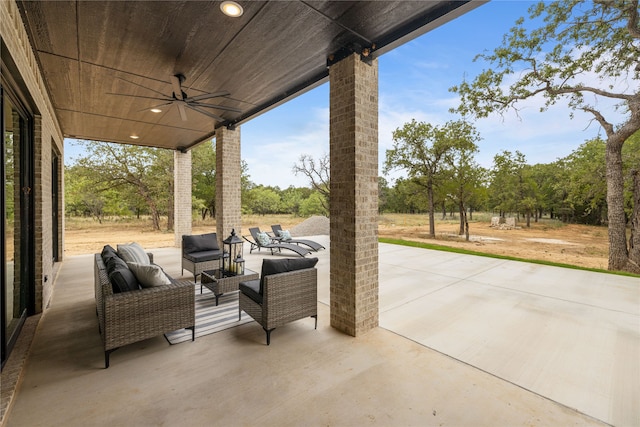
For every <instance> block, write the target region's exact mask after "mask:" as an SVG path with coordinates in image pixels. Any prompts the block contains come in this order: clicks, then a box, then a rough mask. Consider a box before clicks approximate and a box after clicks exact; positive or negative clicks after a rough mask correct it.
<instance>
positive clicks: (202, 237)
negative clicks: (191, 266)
mask: <svg viewBox="0 0 640 427" xmlns="http://www.w3.org/2000/svg"><path fill="white" fill-rule="evenodd" d="M219 249H220V247H219V246H218V237H217V235H216V233H207V234H199V235H195V236H182V254H183V255H184V254H191V253H195V252H205V251H217V250H219Z"/></svg>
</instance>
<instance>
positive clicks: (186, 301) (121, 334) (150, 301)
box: [94, 254, 196, 368]
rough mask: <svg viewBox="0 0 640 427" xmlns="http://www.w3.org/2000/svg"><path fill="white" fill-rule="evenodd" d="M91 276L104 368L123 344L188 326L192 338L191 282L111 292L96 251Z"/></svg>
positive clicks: (100, 257) (104, 269) (192, 306)
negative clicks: (92, 277)
mask: <svg viewBox="0 0 640 427" xmlns="http://www.w3.org/2000/svg"><path fill="white" fill-rule="evenodd" d="M150 259H151V260H153V259H152V256H150ZM94 280H95V297H96V311H97V315H98V327H99V329H100V334H101V336H102V341H103V343H104V363H105V368H108V367H109V355H110V354H111V353H112V352H113V351H115V350H117V349H118V348H120V347H122V346H123V345H127V344H132V343H134V342H138V341H142V340H145V339H148V338H151V337H155V336H158V335H162V334H164V333H165V332H171V331H175V330H178V329H182V328H188V329H191V330H192V340H193V339H195V323H196V322H195V293H194V291H193V283H191V282H188V281H173V283H171V284H170V285H163V286H156V287H152V288H144V289H139V290H135V291H130V292H123V293H114V292H113V287H112V285H111V282H110V281H109V277H108V275H107V268H106V266H105V264H104V262H103V261H102V256H101V255H100V254H95V263H94Z"/></svg>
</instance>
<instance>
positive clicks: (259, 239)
mask: <svg viewBox="0 0 640 427" xmlns="http://www.w3.org/2000/svg"><path fill="white" fill-rule="evenodd" d="M249 232H250V233H251V237H253V241H251V240H249V239H247V237H246V236H242V237H243V238H244V240H246V241H247V242H249V243H250V244H251V248H249V253H252V252H253V250H254V249H258V250H260V249H262V248H266V249H269V250H271V255H273V250H274V249H277V250H278V252H280V250H282V249H289V250H290V251H293V252H295V253H297V254H298V255H300V256H301V257H303V256H305V255H307V254H310V253H311V251H310V250H308V249H306V248H303V247H302V246H298V245H292V244H290V243H280V242H275V241H273V240H272V239H271V237H269V236H268V235H267V234H266V233H260V229H259V228H258V227H252V228H249ZM260 234H263V236H260ZM264 235H266V236H267V239H264Z"/></svg>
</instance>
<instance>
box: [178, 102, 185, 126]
mask: <svg viewBox="0 0 640 427" xmlns="http://www.w3.org/2000/svg"><path fill="white" fill-rule="evenodd" d="M177 105H178V111H179V112H180V118H181V119H182V121H183V122H186V121H187V109H186V108H184V107H185V105H186V104H185V103H184V102H179V103H177Z"/></svg>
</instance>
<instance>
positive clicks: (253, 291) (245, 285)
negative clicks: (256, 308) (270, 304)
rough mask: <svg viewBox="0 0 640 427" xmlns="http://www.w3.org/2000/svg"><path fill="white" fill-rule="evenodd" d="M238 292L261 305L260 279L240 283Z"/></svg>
mask: <svg viewBox="0 0 640 427" xmlns="http://www.w3.org/2000/svg"><path fill="white" fill-rule="evenodd" d="M239 288H240V292H242V293H243V294H245V295H246V296H248V297H249V298H251V299H252V300H253V301H255V302H257V303H258V304H262V295H261V294H260V279H256V280H249V281H247V282H240V285H239Z"/></svg>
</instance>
